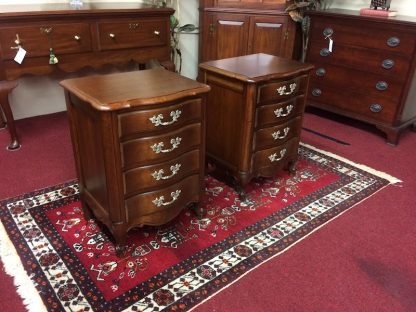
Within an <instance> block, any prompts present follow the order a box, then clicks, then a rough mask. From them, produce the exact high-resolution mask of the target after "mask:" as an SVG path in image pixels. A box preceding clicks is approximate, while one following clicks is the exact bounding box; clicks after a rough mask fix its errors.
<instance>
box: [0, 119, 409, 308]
mask: <svg viewBox="0 0 416 312" xmlns="http://www.w3.org/2000/svg"><path fill="white" fill-rule="evenodd" d="M304 126H305V127H307V128H309V129H313V130H315V131H318V132H321V133H325V134H326V135H330V136H332V137H335V138H337V139H339V140H342V141H346V142H349V143H350V144H351V145H341V144H338V143H335V142H333V141H330V140H327V139H325V138H322V137H319V136H317V135H315V134H312V133H309V132H304V133H303V138H302V140H303V142H305V143H308V144H311V145H313V146H315V147H317V148H321V149H324V150H327V151H330V152H333V153H335V154H338V155H341V156H343V157H345V158H348V159H350V160H352V161H354V162H358V163H363V164H365V165H368V166H370V167H373V168H375V169H377V170H380V171H384V172H387V173H389V174H391V175H393V176H395V177H397V178H399V179H401V180H402V181H404V182H403V183H402V184H401V185H400V186H396V187H390V188H389V192H380V193H377V194H376V195H375V196H373V197H371V198H369V199H367V200H366V201H365V202H363V203H362V204H359V205H357V206H356V207H355V208H353V209H352V210H349V211H348V212H347V213H345V214H344V215H343V216H342V217H340V218H338V219H336V220H335V221H333V222H331V223H329V224H328V225H326V226H325V227H323V228H321V229H320V231H317V232H315V233H314V234H313V235H311V236H309V237H308V238H307V239H305V240H303V241H301V242H300V243H298V244H297V245H295V246H294V247H293V248H291V249H290V250H288V251H286V252H285V253H283V254H281V255H280V256H278V257H276V258H273V259H271V260H270V261H268V262H267V263H265V264H263V265H262V266H260V267H259V268H257V269H255V270H253V271H252V272H250V273H249V274H247V275H245V276H244V277H243V278H242V279H240V280H239V281H238V282H237V283H234V284H233V285H231V286H230V287H228V288H227V289H225V290H223V291H222V292H220V293H218V294H217V295H215V296H214V297H212V298H211V299H210V300H208V301H207V302H205V303H203V304H202V305H200V306H198V307H197V308H195V311H415V310H416V261H415V259H414V258H415V256H414V255H415V254H416V244H415V238H416V227H415V225H414V224H415V221H416V209H415V208H416V199H415V196H414V190H415V189H416V181H415V180H416V179H415V174H416V165H415V163H414V154H415V152H416V135H415V133H412V132H410V131H407V132H405V133H403V135H402V138H401V141H400V143H399V145H398V146H397V147H391V146H389V145H387V144H385V142H384V139H383V137H382V135H381V134H380V133H379V132H377V131H375V130H374V129H373V128H372V127H364V126H363V125H360V124H359V125H358V127H357V125H355V126H354V125H353V124H351V123H350V122H348V121H346V120H343V121H342V122H340V121H337V120H335V119H328V118H322V117H321V116H318V115H315V114H310V113H307V114H306V116H305V122H304ZM17 127H18V131H19V133H20V134H21V137H22V143H23V147H22V148H21V149H20V150H19V151H16V152H8V151H6V150H5V149H1V150H0V176H1V181H0V198H6V197H12V196H16V195H18V194H21V193H26V192H30V191H33V190H34V189H39V188H43V187H46V186H50V185H54V184H57V183H61V182H64V181H67V180H71V179H73V178H75V170H74V165H73V158H72V150H71V146H70V143H69V142H70V140H69V134H68V129H67V121H66V116H65V113H59V114H53V115H49V116H42V117H36V118H31V119H26V120H23V121H18V123H17ZM58 140H59V141H60V142H61V144H57V142H58ZM7 144H8V135H7V132H6V131H4V130H2V131H0V146H6V145H7ZM28 163H30V166H28V165H27V164H28ZM0 294H1V295H0V305H1V306H2V311H15V312H19V311H25V308H24V306H23V304H22V302H21V299H20V297H19V296H18V295H17V294H16V292H15V291H14V286H13V281H12V279H11V278H10V277H8V276H7V275H6V274H4V273H1V274H0Z"/></svg>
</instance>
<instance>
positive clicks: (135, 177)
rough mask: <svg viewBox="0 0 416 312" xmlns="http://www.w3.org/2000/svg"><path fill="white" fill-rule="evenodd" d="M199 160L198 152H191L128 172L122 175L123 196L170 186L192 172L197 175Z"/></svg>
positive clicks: (199, 153) (199, 154)
mask: <svg viewBox="0 0 416 312" xmlns="http://www.w3.org/2000/svg"><path fill="white" fill-rule="evenodd" d="M200 158H201V152H200V150H193V151H191V152H188V153H186V154H184V155H182V156H180V157H178V158H175V159H172V160H170V161H167V162H164V163H163V164H157V165H152V166H145V167H139V168H134V169H131V170H128V171H126V172H125V173H124V174H123V177H124V190H125V194H126V196H129V194H132V193H138V192H139V191H141V190H143V189H150V188H154V187H160V186H161V185H166V184H172V183H175V182H177V181H179V180H181V179H183V178H184V177H185V176H187V175H189V174H190V173H192V172H194V173H198V172H199V169H200V168H201V164H200Z"/></svg>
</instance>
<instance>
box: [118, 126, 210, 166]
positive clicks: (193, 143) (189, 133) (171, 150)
mask: <svg viewBox="0 0 416 312" xmlns="http://www.w3.org/2000/svg"><path fill="white" fill-rule="evenodd" d="M201 137H202V135H201V124H199V123H198V124H192V125H189V126H186V127H183V128H181V129H179V130H176V131H172V132H169V133H167V134H163V135H158V136H152V137H144V138H139V139H135V140H130V141H126V142H124V143H121V151H122V164H123V167H126V168H128V167H130V166H134V165H144V164H151V163H154V162H155V161H158V162H159V161H160V162H162V161H166V160H167V159H172V158H174V157H178V156H179V155H181V154H182V153H184V152H187V151H189V150H191V149H193V148H195V147H198V146H199V145H200V144H201V139H202V138H201Z"/></svg>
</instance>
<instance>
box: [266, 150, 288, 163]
mask: <svg viewBox="0 0 416 312" xmlns="http://www.w3.org/2000/svg"><path fill="white" fill-rule="evenodd" d="M285 155H286V149H285V148H284V149H282V150H281V151H280V157H278V156H277V153H274V154H272V155H270V156H269V159H270V161H271V162H277V161H280V160H282V159H283V157H285Z"/></svg>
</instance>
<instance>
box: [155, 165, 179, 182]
mask: <svg viewBox="0 0 416 312" xmlns="http://www.w3.org/2000/svg"><path fill="white" fill-rule="evenodd" d="M179 169H181V164H175V165H173V166H170V171H171V172H172V174H171V175H168V176H163V175H164V174H165V171H164V170H163V169H160V170H156V171H155V172H153V173H152V177H153V178H155V180H156V181H160V180H168V179H170V178H172V177H173V176H174V175H175V174H177V173H178V172H179Z"/></svg>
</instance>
